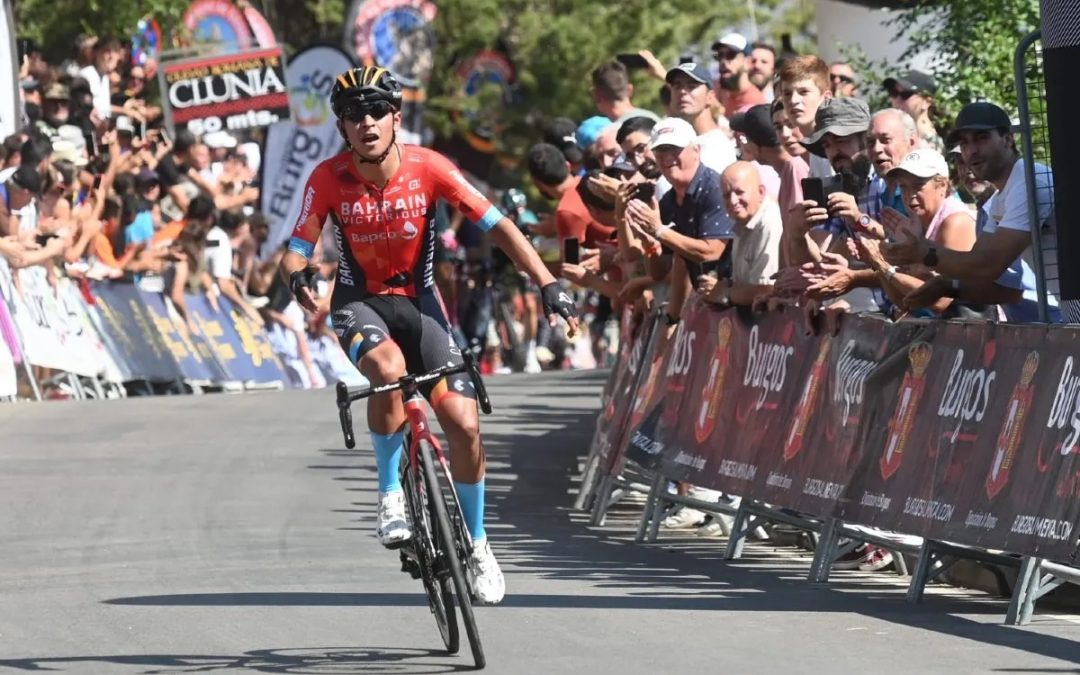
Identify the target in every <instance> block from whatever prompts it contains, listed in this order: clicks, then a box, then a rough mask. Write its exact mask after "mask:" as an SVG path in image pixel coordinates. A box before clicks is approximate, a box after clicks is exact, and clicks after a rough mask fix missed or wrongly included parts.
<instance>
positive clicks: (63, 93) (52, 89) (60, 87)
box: [45, 82, 71, 101]
mask: <svg viewBox="0 0 1080 675" xmlns="http://www.w3.org/2000/svg"><path fill="white" fill-rule="evenodd" d="M70 97H71V92H70V91H68V88H67V85H65V84H64V83H62V82H53V83H52V84H51V85H49V88H48V89H46V90H45V98H46V99H48V100H55V101H66V100H68V98H70Z"/></svg>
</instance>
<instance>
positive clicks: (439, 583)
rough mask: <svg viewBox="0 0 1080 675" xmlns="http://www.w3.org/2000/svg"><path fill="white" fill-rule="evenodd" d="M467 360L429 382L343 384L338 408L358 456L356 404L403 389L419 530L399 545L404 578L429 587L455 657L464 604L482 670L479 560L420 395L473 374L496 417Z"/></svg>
mask: <svg viewBox="0 0 1080 675" xmlns="http://www.w3.org/2000/svg"><path fill="white" fill-rule="evenodd" d="M462 356H463V359H464V363H462V364H460V365H456V366H444V367H442V368H437V369H435V370H432V371H431V372H429V373H426V374H423V375H405V376H404V377H402V378H401V379H399V380H398V381H397V382H394V383H392V384H386V385H382V386H378V387H366V388H363V389H355V390H350V389H349V387H348V386H347V385H346V384H345V383H344V382H338V384H337V406H338V417H339V419H340V421H341V432H342V434H343V435H344V436H345V447H347V448H349V449H350V450H351V449H352V448H355V447H356V438H355V436H354V435H353V421H352V409H351V404H352V402H353V401H359V400H362V399H365V398H368V397H370V396H375V395H376V394H385V393H388V392H392V391H397V390H401V392H402V396H403V399H404V405H405V414H406V416H407V417H408V425H409V426H408V432H407V434H406V437H405V446H406V447H407V448H408V452H406V453H402V459H401V467H400V473H401V485H402V487H403V489H404V492H405V504H406V507H407V512H408V519H409V525H410V527H411V529H412V536H411V537H410V538H409V539H407V540H405V541H404V542H402V543H401V544H400V549H399V555H400V558H401V571H402V572H408V573H409V574H410V575H411V576H412V577H413V578H414V579H419V580H420V581H421V582H422V583H423V585H424V592H425V593H427V598H428V606H429V607H430V608H431V613H432V614H433V615H434V616H435V623H436V624H438V627H439V634H440V635H441V636H442V640H443V643H444V644H445V645H446V651H447V653H449V654H456V653H457V652H458V650H459V648H460V636H459V632H458V622H457V614H456V611H455V608H454V598H455V597H456V598H457V606H458V608H460V610H461V618H462V621H463V622H464V624H465V632H466V634H467V635H468V638H469V645H470V647H471V649H472V654H473V661H474V662H475V664H476V668H477V670H479V669H481V668H483V667H484V666H485V664H486V659H485V658H484V648H483V646H482V645H481V643H480V633H479V631H478V630H477V627H476V618H475V617H474V616H473V607H472V603H473V600H474V599H475V597H476V594H475V592H474V591H473V588H472V579H471V577H470V575H468V574H466V573H465V568H464V567H463V565H464V564H465V563H467V561H468V560H469V559H470V558H471V557H472V553H473V541H472V537H471V536H470V535H469V530H468V529H467V528H466V527H465V518H464V517H463V516H462V513H461V502H460V501H459V499H458V495H457V491H456V490H455V489H454V481H453V480H452V479H451V477H450V464H449V462H447V459H446V455H445V454H444V453H443V450H442V445H441V444H440V443H439V441H438V439H436V438H435V436H434V435H433V434H432V432H431V427H430V425H429V424H428V418H427V409H426V406H425V405H424V398H423V397H422V396H421V395H420V386H421V385H423V384H425V383H427V382H434V381H437V380H439V379H440V378H443V377H449V376H451V375H456V374H458V373H468V374H469V379H470V380H471V383H472V386H473V388H474V389H475V390H476V399H477V402H478V403H479V405H480V409H481V410H483V411H484V413H485V414H488V413H490V412H491V402H490V400H489V399H488V395H487V390H486V389H485V388H484V382H483V380H481V379H480V372H479V370H478V369H477V367H476V361H475V358H474V357H473V355H472V354H470V353H469V352H468V350H462ZM451 583H452V584H453V591H454V592H453V593H451Z"/></svg>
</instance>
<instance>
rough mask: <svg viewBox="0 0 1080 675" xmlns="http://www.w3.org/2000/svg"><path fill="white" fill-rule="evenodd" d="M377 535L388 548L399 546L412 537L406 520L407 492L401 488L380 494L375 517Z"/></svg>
mask: <svg viewBox="0 0 1080 675" xmlns="http://www.w3.org/2000/svg"><path fill="white" fill-rule="evenodd" d="M375 523H376V525H375V536H376V537H377V538H378V539H379V543H380V544H382V545H383V546H385V547H386V548H399V547H400V546H401V545H402V544H404V543H405V542H407V541H408V540H409V539H411V538H412V531H411V530H409V523H408V521H406V520H405V493H404V492H402V491H401V490H396V491H394V492H387V493H385V494H384V493H380V494H379V510H378V513H377V515H376V517H375Z"/></svg>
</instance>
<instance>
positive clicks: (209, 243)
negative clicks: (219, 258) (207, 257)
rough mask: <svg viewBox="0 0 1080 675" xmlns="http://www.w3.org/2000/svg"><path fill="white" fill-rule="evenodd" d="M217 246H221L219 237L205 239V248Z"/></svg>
mask: <svg viewBox="0 0 1080 675" xmlns="http://www.w3.org/2000/svg"><path fill="white" fill-rule="evenodd" d="M218 246H221V240H220V239H207V240H206V248H217V247H218Z"/></svg>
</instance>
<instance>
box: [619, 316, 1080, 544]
mask: <svg viewBox="0 0 1080 675" xmlns="http://www.w3.org/2000/svg"><path fill="white" fill-rule="evenodd" d="M1078 353H1080V331H1077V330H1073V329H1067V328H1062V327H1053V328H1047V327H1041V326H1010V325H1000V326H999V325H994V324H978V323H959V322H922V321H906V322H902V323H899V324H894V323H891V322H888V321H885V320H882V319H878V318H874V317H845V320H844V322H843V325H842V328H841V330H840V332H839V334H838V335H837V336H835V337H834V336H827V335H822V336H810V335H808V334H807V333H806V331H805V329H804V324H803V319H802V315H801V312H800V311H798V310H793V309H788V310H785V311H783V312H774V313H769V314H757V315H750V313H748V312H744V311H742V310H726V311H721V310H719V309H718V308H715V307H712V306H708V305H705V304H703V303H700V302H698V301H691V304H690V305H688V307H687V309H686V311H685V312H684V314H683V320H682V322H681V323H680V327H679V330H678V332H677V333H676V334H675V336H674V338H673V340H672V343H671V344H670V345H669V347H668V349H667V353H666V355H665V356H664V357H663V359H664V361H665V362H666V367H665V370H664V374H663V378H660V377H659V376H656V381H655V382H652V383H650V380H652V379H653V373H650V375H649V376H647V377H645V378H644V379H643V380H642V386H641V388H640V389H639V390H638V391H637V396H636V398H635V401H634V403H633V405H632V406H631V409H630V414H629V416H628V418H627V420H626V423H627V425H628V428H629V429H630V430H631V432H632V433H633V434H635V435H633V436H632V438H631V439H630V442H629V447H628V449H627V452H628V453H629V457H630V458H631V459H633V460H634V461H638V462H639V463H644V464H645V465H646V466H649V465H650V464H649V463H650V462H652V463H655V459H654V456H655V455H659V456H660V463H659V466H660V468H661V471H662V472H663V474H664V475H665V476H667V477H669V478H672V479H675V480H683V481H687V482H691V483H693V484H695V485H700V486H703V487H709V488H713V489H717V490H721V491H723V492H728V493H731V494H738V495H742V496H745V497H751V498H754V499H757V500H760V501H763V502H766V503H769V504H773V505H776V506H781V507H787V508H792V509H797V510H799V511H803V512H807V513H811V514H814V515H817V516H826V515H830V514H833V515H836V516H838V517H840V518H842V519H843V520H846V521H851V522H855V523H861V524H864V525H870V526H874V527H878V528H880V529H883V530H890V531H896V532H901V533H904V534H909V535H919V536H923V537H926V538H931V539H938V540H945V541H951V542H955V543H959V544H965V545H971V546H979V547H983V548H991V549H1003V550H1008V551H1012V552H1015V553H1022V554H1030V555H1038V556H1043V557H1047V558H1051V559H1054V560H1062V561H1066V562H1071V561H1077V560H1080V555H1078V551H1080V549H1078V545H1080V541H1078V536H1077V525H1078V523H1080V458H1078V455H1080V415H1078V414H1077V410H1080V368H1078V367H1077V364H1076V355H1077V354H1078ZM656 358H657V357H656V355H655V353H654V354H653V356H652V359H653V361H654V362H655V360H656ZM661 383H662V386H660V385H661ZM657 386H660V388H662V390H663V392H664V393H663V402H662V404H660V405H658V406H657V407H656V408H654V409H653V410H650V409H649V399H651V398H652V397H654V396H656V394H655V393H652V392H649V388H650V387H653V388H654V391H655V388H656V387H657ZM642 401H644V403H642ZM639 406H640V408H639ZM609 407H610V405H609ZM657 410H659V414H658V415H657V414H656V413H657ZM638 415H640V419H641V423H640V424H634V423H633V421H634V420H635V419H637V416H638ZM598 430H599V427H598ZM606 433H608V434H609V436H610V438H612V439H618V437H619V433H620V432H619V430H618V429H616V428H612V429H611V430H609V431H607V432H606Z"/></svg>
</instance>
